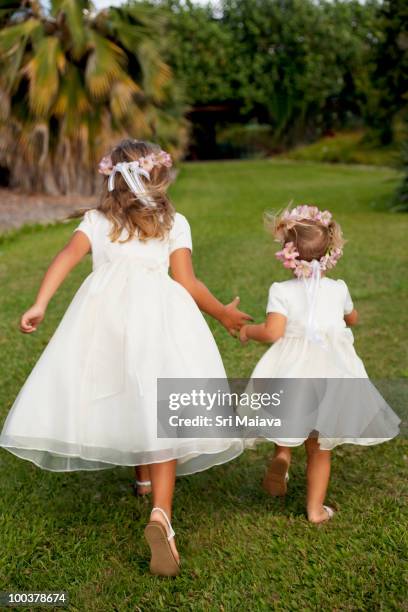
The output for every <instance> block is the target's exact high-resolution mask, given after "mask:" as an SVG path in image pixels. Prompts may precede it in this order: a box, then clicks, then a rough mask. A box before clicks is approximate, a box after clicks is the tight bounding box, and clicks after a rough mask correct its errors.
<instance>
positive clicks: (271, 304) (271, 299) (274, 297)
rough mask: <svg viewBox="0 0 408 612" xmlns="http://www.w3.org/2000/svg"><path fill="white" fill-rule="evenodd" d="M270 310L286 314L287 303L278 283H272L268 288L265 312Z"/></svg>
mask: <svg viewBox="0 0 408 612" xmlns="http://www.w3.org/2000/svg"><path fill="white" fill-rule="evenodd" d="M270 312H277V313H279V314H281V315H284V316H285V317H287V316H288V308H287V303H286V299H285V296H284V295H283V291H282V287H281V286H280V283H273V284H272V286H271V288H270V289H269V296H268V305H267V307H266V313H267V314H269V313H270Z"/></svg>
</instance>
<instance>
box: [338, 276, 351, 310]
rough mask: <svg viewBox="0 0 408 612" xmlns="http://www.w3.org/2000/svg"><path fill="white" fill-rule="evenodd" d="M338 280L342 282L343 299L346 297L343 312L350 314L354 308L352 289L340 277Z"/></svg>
mask: <svg viewBox="0 0 408 612" xmlns="http://www.w3.org/2000/svg"><path fill="white" fill-rule="evenodd" d="M338 282H339V283H341V284H342V286H343V291H344V293H343V299H344V306H343V312H344V314H345V315H348V314H350V313H351V312H353V310H354V304H353V300H352V299H351V295H350V291H349V288H348V287H347V285H346V283H345V282H344V281H343V280H341V279H339V281H338Z"/></svg>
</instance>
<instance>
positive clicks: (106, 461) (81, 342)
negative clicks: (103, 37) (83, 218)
mask: <svg viewBox="0 0 408 612" xmlns="http://www.w3.org/2000/svg"><path fill="white" fill-rule="evenodd" d="M225 376H226V374H225V370H224V367H223V363H222V360H221V357H220V354H219V351H218V348H217V346H216V343H215V341H214V338H213V336H212V334H211V332H210V330H209V328H208V326H207V324H206V322H205V320H204V318H203V316H202V314H201V312H200V311H199V309H198V307H197V306H196V304H195V302H194V300H193V299H192V298H191V296H190V294H189V293H188V292H187V291H186V290H185V289H184V288H183V287H182V286H181V285H180V284H178V283H176V282H174V281H173V280H172V279H171V278H170V277H169V276H168V274H167V269H166V267H165V266H163V265H162V264H159V263H158V262H155V261H150V260H141V259H140V258H137V259H135V258H134V257H131V258H125V257H121V258H120V259H119V260H117V261H113V262H108V263H106V264H103V265H101V266H100V267H98V268H97V269H96V270H95V271H94V272H93V273H92V274H90V275H89V276H88V277H87V279H85V281H84V283H83V284H82V286H81V287H80V289H79V290H78V292H77V294H76V295H75V297H74V299H73V301H72V302H71V304H70V306H69V308H68V310H67V312H66V313H65V316H64V317H63V319H62V321H61V323H60V325H59V327H58V328H57V330H56V332H55V334H54V335H53V337H52V339H51V340H50V342H49V344H48V346H47V347H46V349H45V350H44V352H43V354H42V355H41V357H40V359H39V361H38V362H37V364H36V366H35V367H34V369H33V371H32V372H31V374H30V376H29V377H28V379H27V381H26V383H25V384H24V386H23V388H22V389H21V391H20V393H19V395H18V397H17V399H16V400H15V402H14V405H13V406H12V408H11V410H10V412H9V415H8V417H7V420H6V422H5V425H4V428H3V431H2V433H1V436H0V446H2V447H4V448H6V449H7V450H9V451H10V452H12V453H14V454H15V455H17V456H18V457H21V458H23V459H28V460H29V461H32V462H33V463H35V464H36V465H38V466H39V467H41V468H44V469H47V470H52V471H73V470H100V469H105V468H110V467H113V466H133V465H143V464H149V463H159V462H164V461H169V460H172V459H177V460H178V464H177V473H178V474H179V475H183V474H191V473H193V472H198V471H201V470H205V469H207V468H209V467H211V466H213V465H216V464H220V463H224V462H226V461H229V460H231V459H233V458H234V457H236V456H237V455H239V454H240V453H241V452H242V449H243V446H242V442H241V441H240V440H238V439H230V440H227V439H217V438H216V437H214V438H207V439H192V438H188V439H170V438H160V437H158V435H157V388H156V387H157V379H158V378H206V377H208V378H212V377H213V378H223V377H225Z"/></svg>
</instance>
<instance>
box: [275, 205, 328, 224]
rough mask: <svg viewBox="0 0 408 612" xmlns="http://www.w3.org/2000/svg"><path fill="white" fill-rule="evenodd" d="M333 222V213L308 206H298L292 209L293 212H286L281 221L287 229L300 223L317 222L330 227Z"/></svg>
mask: <svg viewBox="0 0 408 612" xmlns="http://www.w3.org/2000/svg"><path fill="white" fill-rule="evenodd" d="M331 220H332V214H331V212H329V211H328V210H323V211H321V210H319V209H318V208H317V206H309V205H308V204H302V205H301V206H296V208H292V210H285V212H284V213H283V215H282V219H281V221H282V222H283V223H285V224H286V226H287V227H291V226H293V225H295V223H297V222H298V221H315V222H317V223H320V224H321V225H324V226H325V227H328V226H329V224H330V221H331ZM291 222H293V223H291Z"/></svg>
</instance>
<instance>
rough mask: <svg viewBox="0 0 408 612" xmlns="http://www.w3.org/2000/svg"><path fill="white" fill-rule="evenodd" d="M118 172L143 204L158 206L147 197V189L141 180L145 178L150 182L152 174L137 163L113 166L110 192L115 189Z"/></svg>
mask: <svg viewBox="0 0 408 612" xmlns="http://www.w3.org/2000/svg"><path fill="white" fill-rule="evenodd" d="M117 172H119V173H120V174H121V175H122V176H123V178H124V180H125V181H126V184H127V186H128V187H129V189H130V191H132V192H133V193H134V194H135V195H136V196H137V197H138V199H139V200H140V201H141V202H142V204H144V205H145V206H152V207H155V206H156V202H155V201H154V200H153V198H151V197H149V196H147V195H145V193H146V189H145V186H144V185H143V183H142V179H141V178H140V177H141V176H144V177H145V178H146V179H147V180H148V181H150V174H149V173H148V172H147V170H144V168H141V167H140V166H139V164H138V162H137V161H133V162H120V163H118V164H115V165H114V166H113V168H112V172H111V173H110V175H109V180H108V190H109V191H113V190H114V189H115V175H116V173H117Z"/></svg>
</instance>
